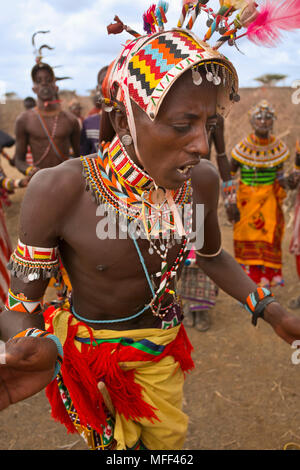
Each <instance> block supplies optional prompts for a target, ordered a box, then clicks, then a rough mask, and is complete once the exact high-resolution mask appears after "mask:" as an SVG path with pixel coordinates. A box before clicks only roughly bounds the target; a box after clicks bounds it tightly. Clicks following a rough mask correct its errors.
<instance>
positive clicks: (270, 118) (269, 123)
mask: <svg viewBox="0 0 300 470" xmlns="http://www.w3.org/2000/svg"><path fill="white" fill-rule="evenodd" d="M273 123H274V115H273V114H272V113H270V112H269V111H261V112H259V113H257V114H256V115H255V116H253V118H252V126H253V128H254V130H255V131H256V133H257V134H259V135H266V134H268V133H269V132H270V131H271V130H272V128H273Z"/></svg>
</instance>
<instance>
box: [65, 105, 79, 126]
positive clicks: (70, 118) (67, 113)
mask: <svg viewBox="0 0 300 470" xmlns="http://www.w3.org/2000/svg"><path fill="white" fill-rule="evenodd" d="M61 116H63V117H64V118H65V119H67V120H68V121H69V122H71V123H72V125H75V124H78V125H79V123H78V119H77V117H76V116H74V114H73V113H71V112H70V111H68V110H66V109H63V110H61Z"/></svg>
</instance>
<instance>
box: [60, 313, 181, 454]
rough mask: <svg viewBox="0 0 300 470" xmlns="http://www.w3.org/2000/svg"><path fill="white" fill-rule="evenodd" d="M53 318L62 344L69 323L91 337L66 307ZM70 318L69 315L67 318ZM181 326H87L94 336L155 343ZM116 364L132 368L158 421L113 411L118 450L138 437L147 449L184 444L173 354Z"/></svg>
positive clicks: (165, 340)
mask: <svg viewBox="0 0 300 470" xmlns="http://www.w3.org/2000/svg"><path fill="white" fill-rule="evenodd" d="M54 313H55V316H54V318H53V320H52V325H53V329H54V334H55V335H56V336H57V337H58V338H59V339H60V341H61V343H62V344H64V343H65V341H66V339H67V335H68V325H69V324H70V326H71V325H76V324H77V325H78V323H80V324H79V325H78V330H77V334H76V335H77V336H79V337H80V338H90V333H89V331H88V329H87V328H86V327H85V326H84V324H82V323H81V322H78V321H77V320H76V318H75V317H74V316H73V315H72V314H71V313H70V312H68V311H66V310H60V309H58V310H56V311H55V312H54ZM70 317H72V318H70ZM180 328H181V326H180V325H178V326H176V327H174V328H170V329H167V330H161V329H157V328H147V329H137V330H125V331H116V330H95V329H92V328H90V327H89V330H90V331H92V333H93V337H94V338H95V339H107V340H110V339H115V338H120V337H126V338H131V339H133V340H135V341H139V340H142V339H147V340H149V341H152V342H153V343H155V344H157V345H163V346H166V345H168V344H169V343H170V342H172V341H173V340H174V339H175V338H176V336H177V334H178V332H179V330H180ZM74 343H75V345H76V347H77V349H78V350H79V351H81V347H82V343H80V342H78V341H76V340H75V341H74ZM119 366H120V367H121V368H122V369H123V370H125V369H126V370H134V371H135V379H134V380H135V382H136V383H138V384H140V385H141V387H142V389H143V393H142V395H143V400H144V401H145V402H147V403H149V404H150V405H152V406H154V407H155V408H157V411H155V414H156V415H157V417H158V419H159V420H156V419H155V420H154V421H153V422H151V421H150V420H148V419H145V418H141V419H139V420H138V421H132V420H128V421H127V420H126V419H125V417H124V416H123V415H121V414H119V413H116V417H115V429H114V439H115V440H116V441H117V450H126V448H131V447H133V446H134V445H135V444H136V442H138V440H139V439H141V440H142V442H143V443H144V444H145V446H146V447H147V448H148V449H155V450H166V449H170V450H172V449H174V450H176V449H181V448H182V447H183V444H184V441H185V438H186V432H187V426H188V417H187V416H186V414H185V413H183V411H182V410H181V408H182V400H183V384H184V373H183V372H182V370H181V367H180V365H179V363H178V362H176V361H175V360H174V358H173V357H172V356H166V357H164V358H162V359H161V360H160V361H159V362H152V361H138V362H132V361H130V362H122V363H119Z"/></svg>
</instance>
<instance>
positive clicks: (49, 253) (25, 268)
mask: <svg viewBox="0 0 300 470" xmlns="http://www.w3.org/2000/svg"><path fill="white" fill-rule="evenodd" d="M7 268H8V270H9V271H10V272H11V275H12V276H15V277H17V278H19V279H21V280H22V281H23V282H30V281H35V280H37V279H49V278H51V277H55V276H56V275H57V273H58V271H59V259H58V247H53V248H38V247H35V246H28V245H24V243H22V242H21V241H20V240H19V241H18V245H17V248H16V249H15V251H14V252H13V254H12V255H11V257H10V261H9V263H8V265H7Z"/></svg>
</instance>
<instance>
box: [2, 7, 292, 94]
mask: <svg viewBox="0 0 300 470" xmlns="http://www.w3.org/2000/svg"><path fill="white" fill-rule="evenodd" d="M257 1H258V3H260V4H261V3H263V0H257ZM273 1H277V0H273ZM151 3H153V0H152V1H151V0H135V2H133V1H132V0H12V1H9V0H1V18H0V94H1V92H2V93H3V91H4V92H15V93H17V95H18V96H19V97H20V98H25V97H26V96H30V95H31V96H33V92H32V89H31V88H32V83H31V78H30V71H31V68H32V66H33V65H34V63H35V62H34V61H35V56H34V54H33V47H32V44H31V37H32V34H33V33H34V32H35V31H38V30H49V31H50V33H48V34H41V35H39V36H38V37H37V41H36V42H37V46H38V47H40V46H41V45H42V44H45V43H46V44H48V45H49V46H51V47H54V50H52V51H45V50H44V51H45V56H44V59H43V60H44V61H45V62H48V63H49V64H50V65H51V66H55V67H57V66H60V67H59V68H57V69H55V72H56V75H57V76H70V77H72V79H71V80H66V81H63V82H60V83H59V86H60V88H61V89H71V90H76V92H77V94H79V95H88V94H89V90H91V89H94V88H95V86H96V77H97V72H98V71H99V69H100V68H101V67H103V66H104V65H107V64H109V63H110V62H111V61H112V60H113V59H114V57H115V56H116V55H117V54H118V52H119V49H120V44H123V43H125V41H126V40H127V39H130V38H131V36H130V35H129V34H128V33H126V32H123V33H122V34H119V35H116V36H115V35H110V36H108V34H107V30H106V27H107V25H108V24H109V23H111V22H112V21H113V18H114V16H115V15H116V14H117V15H118V16H119V17H120V18H121V20H122V21H123V22H124V23H125V24H128V25H130V26H131V27H132V28H133V29H136V30H137V31H139V32H141V33H142V32H143V31H142V24H143V23H142V15H143V13H144V11H145V10H146V9H147V8H149V6H150V5H151ZM218 4H219V2H218V0H211V1H210V2H209V4H208V5H209V6H210V7H212V8H214V9H216V7H217V6H218ZM169 5H170V6H169V11H168V14H167V17H168V23H167V26H168V27H170V28H171V27H173V26H175V25H176V24H177V21H178V18H179V15H180V11H181V0H170V1H169ZM202 16H203V18H202ZM202 16H201V17H200V18H199V20H197V22H196V24H195V27H194V28H193V32H195V33H196V34H197V35H198V36H199V37H201V38H203V36H204V34H205V32H206V29H207V27H206V26H205V21H206V15H205V14H204V13H202ZM204 20H205V21H204ZM217 37H218V36H217V34H215V35H214V36H213V38H212V39H213V41H211V43H212V44H213V43H214V42H215V41H216V38H217ZM238 47H239V49H240V52H239V51H238V50H237V49H236V48H235V47H234V46H233V47H229V46H227V45H225V46H223V47H222V48H221V49H220V51H221V52H222V53H223V54H224V55H225V56H227V57H228V58H229V59H230V60H231V61H232V62H233V63H234V65H235V67H236V68H237V71H238V74H239V78H240V85H241V86H242V87H249V86H250V87H252V86H257V82H256V81H255V80H254V79H255V78H256V77H258V76H261V75H263V74H266V73H280V74H285V75H288V78H287V79H286V80H285V82H283V84H284V85H286V86H290V85H292V83H293V82H294V81H295V80H297V79H300V67H299V62H300V30H298V31H296V32H289V33H285V34H283V36H282V41H281V42H280V43H279V45H278V47H276V48H272V49H270V48H265V47H258V46H256V45H254V44H253V43H251V42H250V41H249V40H248V39H246V38H242V39H241V40H240V41H239V42H238Z"/></svg>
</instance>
